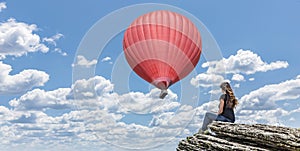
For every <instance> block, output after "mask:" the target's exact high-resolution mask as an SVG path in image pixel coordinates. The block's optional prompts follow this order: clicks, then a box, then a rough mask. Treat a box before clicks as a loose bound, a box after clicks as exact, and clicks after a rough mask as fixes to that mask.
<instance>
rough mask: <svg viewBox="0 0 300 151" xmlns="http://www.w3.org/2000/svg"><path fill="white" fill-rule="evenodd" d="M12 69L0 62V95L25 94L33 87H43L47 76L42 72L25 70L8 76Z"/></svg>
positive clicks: (47, 78)
mask: <svg viewBox="0 0 300 151" xmlns="http://www.w3.org/2000/svg"><path fill="white" fill-rule="evenodd" d="M11 71H12V67H11V66H10V65H8V64H4V63H3V62H2V61H0V94H15V93H21V92H26V91H28V90H30V89H32V88H33V87H37V86H43V85H44V84H45V83H46V82H47V81H48V80H49V75H48V74H47V73H45V72H43V71H38V70H33V69H27V70H23V71H21V72H20V73H18V74H15V75H10V74H9V73H10V72H11Z"/></svg>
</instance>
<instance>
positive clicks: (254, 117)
mask: <svg viewBox="0 0 300 151" xmlns="http://www.w3.org/2000/svg"><path fill="white" fill-rule="evenodd" d="M287 115H289V112H288V111H286V110H284V109H282V108H276V109H271V110H250V112H243V113H239V114H238V115H237V117H238V120H237V121H236V122H237V123H246V124H257V123H260V124H271V125H278V126H279V125H280V126H283V123H282V121H281V119H282V117H284V116H287Z"/></svg>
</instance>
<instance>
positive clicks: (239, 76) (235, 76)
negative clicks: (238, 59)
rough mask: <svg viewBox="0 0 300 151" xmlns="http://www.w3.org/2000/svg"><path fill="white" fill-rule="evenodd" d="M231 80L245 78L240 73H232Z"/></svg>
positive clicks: (242, 79)
mask: <svg viewBox="0 0 300 151" xmlns="http://www.w3.org/2000/svg"><path fill="white" fill-rule="evenodd" d="M231 80H233V81H244V80H245V78H244V76H243V75H241V74H234V75H233V76H232V78H231Z"/></svg>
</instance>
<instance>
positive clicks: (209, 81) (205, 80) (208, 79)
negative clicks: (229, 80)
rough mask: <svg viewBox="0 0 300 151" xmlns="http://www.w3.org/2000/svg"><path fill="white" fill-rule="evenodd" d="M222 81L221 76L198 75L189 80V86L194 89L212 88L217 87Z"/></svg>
mask: <svg viewBox="0 0 300 151" xmlns="http://www.w3.org/2000/svg"><path fill="white" fill-rule="evenodd" d="M223 81H224V78H223V76H221V75H217V74H206V73H201V74H198V75H197V76H196V77H195V78H192V79H191V84H192V85H193V86H196V87H200V86H201V87H206V88H207V87H212V86H219V85H220V84H221V83H222V82H223Z"/></svg>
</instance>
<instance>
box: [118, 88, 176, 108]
mask: <svg viewBox="0 0 300 151" xmlns="http://www.w3.org/2000/svg"><path fill="white" fill-rule="evenodd" d="M159 93H160V90H159V89H152V90H151V91H150V92H149V93H147V94H144V93H140V92H130V93H127V94H124V95H121V96H120V98H119V104H120V105H121V106H122V107H123V108H124V109H126V110H127V111H130V112H134V113H139V114H146V113H161V112H165V111H169V110H172V109H174V108H177V107H179V106H180V103H178V102H176V100H177V95H176V94H174V93H173V92H171V91H170V90H169V93H168V95H167V97H166V98H165V99H164V100H163V101H162V100H161V99H159V98H158V97H157V96H159Z"/></svg>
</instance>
